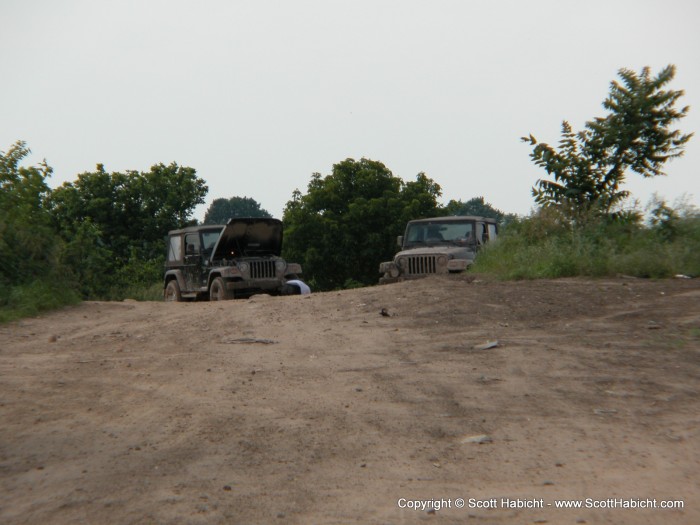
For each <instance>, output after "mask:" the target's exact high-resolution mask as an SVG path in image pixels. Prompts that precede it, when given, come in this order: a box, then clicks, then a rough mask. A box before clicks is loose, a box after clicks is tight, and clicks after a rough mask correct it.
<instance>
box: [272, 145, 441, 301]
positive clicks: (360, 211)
mask: <svg viewBox="0 0 700 525" xmlns="http://www.w3.org/2000/svg"><path fill="white" fill-rule="evenodd" d="M439 196H440V186H439V185H438V184H436V183H435V182H434V181H432V180H431V179H429V178H428V177H426V176H425V174H423V173H420V174H419V175H418V176H417V177H416V180H415V181H411V182H408V183H406V182H404V181H403V180H402V179H400V178H398V177H395V176H394V175H393V174H392V173H391V171H390V170H389V169H388V168H387V167H386V166H384V164H382V163H381V162H378V161H373V160H369V159H364V158H363V159H361V160H359V161H356V160H354V159H346V160H344V161H342V162H339V163H338V164H335V165H334V166H333V172H332V174H331V175H327V176H326V177H322V176H321V174H319V173H314V174H313V175H312V176H311V181H310V182H309V185H308V188H307V193H306V194H305V195H302V193H301V192H300V191H299V190H296V191H295V192H294V194H293V196H292V200H290V201H289V202H288V203H287V206H286V208H285V210H284V222H285V242H284V252H285V257H286V258H287V259H288V260H294V261H298V262H300V263H302V265H303V268H304V275H305V276H306V277H307V278H310V282H311V283H312V285H314V286H315V287H317V288H320V289H325V290H328V289H334V288H341V287H344V286H348V285H352V284H356V283H360V284H374V283H376V282H377V280H378V273H377V272H378V266H379V263H380V262H381V261H383V260H387V259H390V258H391V257H392V256H393V254H394V252H395V251H396V244H395V242H396V236H397V235H399V234H400V233H401V232H402V231H403V229H404V228H405V225H406V221H407V220H409V219H415V218H419V217H428V216H431V215H436V214H439V213H440V212H439V207H438V203H437V198H438V197H439Z"/></svg>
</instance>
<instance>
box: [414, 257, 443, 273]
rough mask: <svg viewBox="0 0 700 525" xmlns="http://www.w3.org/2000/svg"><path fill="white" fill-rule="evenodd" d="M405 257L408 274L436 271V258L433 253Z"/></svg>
mask: <svg viewBox="0 0 700 525" xmlns="http://www.w3.org/2000/svg"><path fill="white" fill-rule="evenodd" d="M407 259H408V274H409V275H419V274H425V273H437V258H436V257H435V256H434V255H414V256H411V257H407Z"/></svg>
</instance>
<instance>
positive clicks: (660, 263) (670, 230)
mask: <svg viewBox="0 0 700 525" xmlns="http://www.w3.org/2000/svg"><path fill="white" fill-rule="evenodd" d="M663 212H664V214H663V220H654V219H653V218H652V221H651V224H650V225H644V224H642V223H641V221H640V220H639V219H638V215H635V214H628V215H627V217H629V218H630V219H629V220H610V219H605V218H601V217H595V216H590V217H584V218H583V219H581V220H579V221H578V222H577V223H575V224H574V223H571V222H567V221H566V220H565V219H564V218H563V216H558V215H557V212H556V210H552V209H545V210H540V211H538V212H537V213H535V214H533V215H531V216H529V217H525V218H522V219H518V220H516V221H514V222H512V223H511V224H510V225H509V226H508V227H507V228H506V229H505V230H504V231H503V232H502V235H501V237H500V238H499V239H498V240H497V241H496V242H494V243H492V244H490V245H489V246H486V247H485V248H484V249H483V250H482V251H481V252H480V253H479V256H478V257H477V260H476V263H475V265H474V266H473V267H472V271H475V272H481V273H489V274H493V275H495V276H498V277H500V278H503V279H537V278H557V277H573V276H579V275H580V276H589V277H604V276H615V275H620V274H624V275H631V276H636V277H651V278H663V277H671V276H673V275H675V274H684V275H692V276H697V275H700V257H698V255H697V254H698V253H700V217H698V216H697V214H683V213H680V212H679V211H677V210H671V209H670V208H668V207H666V208H665V209H664V210H663Z"/></svg>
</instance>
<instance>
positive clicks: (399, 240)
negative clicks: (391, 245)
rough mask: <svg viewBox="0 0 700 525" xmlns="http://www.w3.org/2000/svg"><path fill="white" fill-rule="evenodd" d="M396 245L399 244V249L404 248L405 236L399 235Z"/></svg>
mask: <svg viewBox="0 0 700 525" xmlns="http://www.w3.org/2000/svg"><path fill="white" fill-rule="evenodd" d="M396 244H397V245H398V246H399V247H401V246H403V235H399V236H398V237H397V238H396Z"/></svg>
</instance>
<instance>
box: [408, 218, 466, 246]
mask: <svg viewBox="0 0 700 525" xmlns="http://www.w3.org/2000/svg"><path fill="white" fill-rule="evenodd" d="M473 239H474V223H472V222H449V223H432V224H421V223H418V224H410V225H409V226H408V231H407V232H406V242H407V244H424V243H435V242H448V243H453V244H466V243H468V242H470V241H473Z"/></svg>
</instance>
